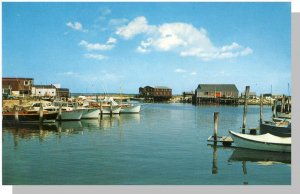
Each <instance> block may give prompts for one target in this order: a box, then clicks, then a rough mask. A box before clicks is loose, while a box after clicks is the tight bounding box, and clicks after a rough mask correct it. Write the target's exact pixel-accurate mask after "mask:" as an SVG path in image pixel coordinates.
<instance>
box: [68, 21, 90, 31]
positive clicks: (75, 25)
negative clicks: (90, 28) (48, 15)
mask: <svg viewBox="0 0 300 194" xmlns="http://www.w3.org/2000/svg"><path fill="white" fill-rule="evenodd" d="M66 25H67V26H68V27H70V28H72V29H74V30H78V31H82V32H87V30H86V29H84V28H83V26H82V24H81V23H79V22H74V23H72V22H68V23H66Z"/></svg>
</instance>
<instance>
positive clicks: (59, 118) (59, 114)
mask: <svg viewBox="0 0 300 194" xmlns="http://www.w3.org/2000/svg"><path fill="white" fill-rule="evenodd" d="M61 106H62V104H61V103H59V108H58V120H60V121H61Z"/></svg>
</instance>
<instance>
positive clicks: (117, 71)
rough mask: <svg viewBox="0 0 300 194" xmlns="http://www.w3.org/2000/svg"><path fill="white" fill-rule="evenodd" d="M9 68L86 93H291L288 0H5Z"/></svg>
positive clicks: (13, 73)
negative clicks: (223, 87) (210, 88)
mask: <svg viewBox="0 0 300 194" xmlns="http://www.w3.org/2000/svg"><path fill="white" fill-rule="evenodd" d="M2 77H29V78H34V83H35V84H57V83H59V84H61V87H65V88H69V89H70V91H71V92H73V93H75V92H79V93H85V92H87V93H104V92H107V93H120V92H121V93H138V89H139V87H144V86H147V85H150V86H167V87H170V88H172V90H173V94H181V93H182V92H184V91H193V90H195V89H196V88H197V86H198V84H236V86H237V88H238V90H239V91H240V92H243V91H244V89H245V86H247V85H249V86H250V91H253V92H256V93H257V94H260V93H270V92H272V93H273V94H290V93H291V88H289V85H290V86H291V5H290V3H204V2H202V3H201V2H194V3H145V2H144V3H113V2H109V3H101V2H95V3H46V2H43V3H12V2H10V3H3V4H2Z"/></svg>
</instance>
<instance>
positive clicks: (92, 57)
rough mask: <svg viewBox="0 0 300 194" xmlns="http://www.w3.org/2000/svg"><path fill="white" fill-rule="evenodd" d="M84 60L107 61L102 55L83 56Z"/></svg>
mask: <svg viewBox="0 0 300 194" xmlns="http://www.w3.org/2000/svg"><path fill="white" fill-rule="evenodd" d="M84 57H85V58H88V59H96V60H103V59H107V57H106V56H104V55H101V54H90V53H88V54H85V55H84Z"/></svg>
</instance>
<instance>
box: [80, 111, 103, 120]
mask: <svg viewBox="0 0 300 194" xmlns="http://www.w3.org/2000/svg"><path fill="white" fill-rule="evenodd" d="M99 114H100V109H97V108H88V109H83V113H82V117H81V118H82V119H97V118H98V117H99Z"/></svg>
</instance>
